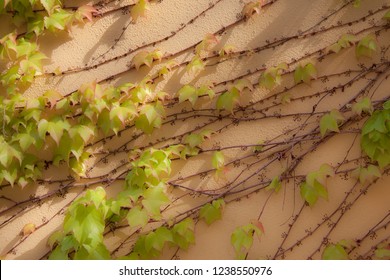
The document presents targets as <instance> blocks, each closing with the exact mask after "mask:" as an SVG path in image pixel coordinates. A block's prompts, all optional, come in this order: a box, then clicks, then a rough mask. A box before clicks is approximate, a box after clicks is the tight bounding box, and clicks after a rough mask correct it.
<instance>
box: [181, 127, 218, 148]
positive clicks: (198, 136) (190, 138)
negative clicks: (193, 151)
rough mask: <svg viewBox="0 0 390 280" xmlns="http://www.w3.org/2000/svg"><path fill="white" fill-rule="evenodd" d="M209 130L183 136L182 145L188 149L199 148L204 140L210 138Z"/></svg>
mask: <svg viewBox="0 0 390 280" xmlns="http://www.w3.org/2000/svg"><path fill="white" fill-rule="evenodd" d="M211 133H212V132H211V131H210V130H203V131H202V132H200V133H191V134H188V135H186V136H185V138H184V143H185V144H188V145H189V146H190V148H195V147H199V146H200V144H202V143H203V142H204V140H205V139H206V138H210V135H211Z"/></svg>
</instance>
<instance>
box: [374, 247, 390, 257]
mask: <svg viewBox="0 0 390 280" xmlns="http://www.w3.org/2000/svg"><path fill="white" fill-rule="evenodd" d="M375 257H377V258H378V259H382V260H388V259H390V245H389V244H386V243H381V244H379V245H378V246H377V249H376V250H375Z"/></svg>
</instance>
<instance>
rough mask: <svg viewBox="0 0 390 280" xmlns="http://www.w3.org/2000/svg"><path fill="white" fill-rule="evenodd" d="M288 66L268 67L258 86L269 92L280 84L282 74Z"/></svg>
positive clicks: (282, 64) (284, 64)
mask: <svg viewBox="0 0 390 280" xmlns="http://www.w3.org/2000/svg"><path fill="white" fill-rule="evenodd" d="M287 69H288V65H287V64H286V63H281V64H279V65H278V66H276V67H270V68H268V69H267V70H265V71H264V72H263V73H262V74H261V76H260V79H259V86H263V87H265V88H267V89H269V90H272V89H273V88H274V87H275V86H278V85H280V84H281V82H282V75H281V74H282V72H283V70H287Z"/></svg>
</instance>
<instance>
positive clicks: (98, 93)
mask: <svg viewBox="0 0 390 280" xmlns="http://www.w3.org/2000/svg"><path fill="white" fill-rule="evenodd" d="M281 1H282V0H272V1H245V3H240V5H241V6H240V7H241V11H240V13H239V14H238V15H237V18H236V20H235V21H234V22H232V23H230V24H227V25H224V26H223V27H222V28H220V29H219V30H217V31H215V30H214V31H213V32H212V33H207V34H204V35H203V37H202V38H199V39H198V41H197V42H195V43H193V44H192V45H190V46H187V47H186V48H183V49H181V50H179V51H177V52H176V53H175V52H174V53H172V52H169V50H164V49H163V48H162V47H160V46H158V45H159V44H160V43H163V42H164V41H168V40H170V39H174V38H175V36H176V35H177V34H179V33H181V32H185V29H186V28H188V27H189V26H191V25H192V24H193V23H194V22H195V21H198V20H200V19H201V18H202V17H204V16H205V15H206V14H209V13H211V12H212V11H213V9H215V8H216V7H218V5H223V1H222V0H218V1H214V2H211V3H209V5H208V7H206V8H205V9H204V10H203V11H202V12H201V13H200V14H199V15H197V16H196V17H194V18H192V19H190V20H189V21H188V22H187V23H183V24H181V25H180V27H179V28H178V29H177V30H175V31H172V33H171V34H170V35H168V36H166V37H163V38H161V39H158V40H156V41H153V42H151V43H147V42H144V43H142V45H141V46H139V45H138V46H136V47H132V48H131V49H128V50H127V51H125V52H124V53H122V54H119V55H116V56H114V57H111V58H107V56H108V55H111V52H112V51H113V50H114V49H115V47H116V46H117V45H118V44H119V43H120V41H121V39H122V38H123V36H124V34H125V32H127V30H128V28H129V26H130V25H137V24H140V22H141V21H143V20H145V21H147V20H148V17H149V12H152V11H153V9H155V8H156V9H157V6H158V5H162V3H161V2H162V1H148V0H139V1H135V3H133V4H124V5H123V4H120V3H117V2H116V1H102V2H99V3H95V4H88V5H83V6H80V7H67V6H64V5H63V4H62V3H61V1H57V0H56V1H47V0H40V1H37V0H33V1H32V0H22V1H14V0H11V1H0V14H1V15H5V16H7V17H8V19H9V21H10V23H11V25H12V29H14V31H12V32H10V33H8V34H6V35H5V36H3V37H2V39H1V40H0V60H1V63H2V65H3V66H4V67H3V69H4V70H2V72H1V75H0V81H1V89H0V92H1V96H0V98H1V101H2V102H1V105H0V122H1V125H2V127H1V131H2V133H1V135H0V150H1V154H0V184H1V186H0V187H1V189H0V192H1V194H0V199H1V200H2V201H3V202H4V203H3V202H2V207H1V208H0V213H1V215H2V216H3V217H4V219H2V221H1V224H0V229H2V228H5V227H8V226H11V225H12V222H13V221H15V220H16V219H18V218H19V217H20V216H22V215H24V214H25V213H26V212H28V211H32V210H33V209H34V208H35V207H40V206H41V205H43V204H44V203H46V202H48V201H49V200H54V199H56V198H59V200H63V201H66V203H65V205H63V206H62V207H61V208H60V210H59V211H57V212H56V213H54V215H53V214H52V215H51V217H49V218H47V217H44V218H43V219H42V222H41V223H40V224H37V223H32V222H29V223H26V224H25V225H24V227H23V229H22V231H21V237H20V240H18V241H17V242H16V243H14V244H11V246H9V248H8V247H7V250H6V252H5V253H4V254H6V255H7V254H8V255H10V254H16V250H17V248H18V247H19V246H22V245H23V243H24V242H28V240H29V238H30V236H31V235H32V234H37V233H38V232H39V231H40V229H41V228H44V227H45V226H46V225H48V224H49V223H50V222H51V221H52V220H53V219H57V218H59V217H60V218H61V219H62V220H63V222H62V224H61V226H60V228H59V229H58V230H56V231H54V232H53V233H51V234H50V237H48V241H47V244H48V246H47V251H46V253H45V254H44V255H42V256H41V257H42V258H48V259H112V258H114V259H115V258H120V259H151V258H159V257H161V256H162V255H164V254H166V251H170V252H172V254H171V255H172V256H171V258H178V257H179V252H180V251H186V250H190V249H191V246H193V245H194V244H195V243H196V240H197V237H196V234H195V233H196V229H197V227H198V224H200V223H205V224H206V225H207V226H212V224H214V223H218V221H220V220H222V221H223V220H224V212H225V211H227V208H228V207H229V205H231V204H234V203H235V202H237V201H240V200H241V199H246V198H247V197H253V196H257V195H258V194H261V195H262V196H265V197H266V199H265V200H264V201H263V200H262V207H261V208H260V210H259V211H258V213H255V214H254V215H253V217H248V220H247V221H242V224H241V225H239V226H237V227H236V228H234V229H233V230H232V231H231V233H230V243H231V249H232V252H233V253H234V254H235V257H236V258H238V259H247V258H251V257H253V256H252V255H251V254H252V251H251V248H252V246H253V245H254V243H255V242H257V243H259V244H261V242H262V238H266V236H267V235H268V234H272V232H270V231H268V230H267V228H268V226H269V224H266V223H265V222H264V221H263V220H264V215H263V213H264V211H266V209H267V207H269V205H270V204H271V201H272V198H274V197H280V196H282V193H284V195H286V193H287V192H288V191H289V189H292V190H293V193H294V194H293V197H294V201H295V192H297V193H298V194H299V195H298V199H299V201H297V202H296V204H297V205H300V206H298V208H299V209H298V210H297V211H294V214H293V215H292V217H290V219H289V222H288V228H287V230H286V231H285V232H283V233H282V235H281V240H280V241H279V244H277V245H275V248H274V249H275V250H276V252H275V253H274V254H273V255H262V254H260V255H261V257H263V258H270V259H276V258H286V254H288V253H289V252H292V251H293V250H294V249H296V250H298V249H297V248H298V247H299V246H301V245H302V242H304V241H305V240H307V239H309V238H310V237H311V236H312V235H313V234H315V233H316V231H317V230H318V229H320V228H321V229H322V228H324V227H326V226H327V228H328V231H326V233H325V237H323V239H322V240H321V242H320V243H319V244H318V248H316V249H315V251H314V252H312V253H311V254H310V255H309V256H308V258H321V257H322V258H323V259H349V258H378V259H384V258H389V251H390V249H389V238H390V237H389V236H386V234H387V235H388V230H387V227H388V224H389V223H390V219H389V218H390V214H389V212H388V213H386V215H385V216H384V218H382V219H381V220H380V221H379V222H378V223H377V224H375V225H374V226H372V227H371V228H370V229H369V231H368V233H367V234H366V235H364V236H362V237H358V238H355V239H354V240H349V239H343V240H330V237H329V236H330V235H331V233H332V231H333V230H334V229H335V228H336V227H337V226H338V225H339V221H340V220H341V219H342V218H343V217H344V216H345V214H346V213H348V211H349V210H350V209H351V208H352V207H353V206H354V205H355V203H356V201H359V200H361V199H362V197H363V196H365V195H366V194H367V192H368V191H369V190H370V189H372V186H374V185H375V184H376V183H377V181H379V180H382V179H383V178H387V179H388V177H387V176H388V172H389V165H390V145H389V143H390V103H389V100H388V99H389V94H388V93H387V92H386V93H384V94H382V95H380V96H379V95H378V94H377V95H378V96H377V95H376V93H377V92H378V91H379V90H380V89H381V88H382V87H384V86H383V85H384V84H385V82H386V81H387V78H388V77H389V76H390V74H389V69H390V61H389V59H388V51H389V47H388V43H389V42H388V40H386V36H387V38H388V30H389V27H390V26H389V13H390V11H389V9H390V7H389V6H388V5H385V4H383V5H382V6H379V7H378V6H377V7H373V8H372V9H370V10H369V11H368V12H366V13H365V14H363V16H360V17H358V18H355V19H352V20H350V21H348V22H342V21H339V22H337V24H335V25H328V24H326V23H327V21H328V20H329V19H330V18H332V17H333V16H335V15H337V14H338V13H341V12H342V11H344V10H347V9H362V10H363V8H364V5H365V4H364V2H365V1H340V4H339V7H338V8H337V9H335V10H332V11H329V14H327V15H325V16H324V17H323V18H322V19H320V20H319V21H318V22H316V23H315V24H314V25H312V26H311V27H310V28H308V29H306V30H298V31H297V32H296V33H294V34H292V35H291V34H290V35H285V36H282V35H281V36H280V38H274V39H272V40H268V39H267V40H265V42H264V43H263V44H262V45H259V46H255V47H248V48H246V49H239V48H238V47H235V46H234V45H231V44H224V43H223V40H224V38H225V37H226V32H228V31H230V30H233V29H234V28H239V27H241V26H245V24H257V23H258V22H256V21H257V20H259V18H261V16H262V14H266V13H267V12H268V10H271V9H272V8H273V6H274V5H275V6H276V5H278V4H279V2H281ZM367 5H368V6H369V4H367ZM363 12H364V10H363V11H362V13H363ZM113 13H119V14H121V16H123V17H129V23H128V25H125V26H124V27H123V29H122V32H121V33H120V35H119V37H118V38H117V39H115V41H114V42H113V44H112V46H109V49H108V50H107V51H105V52H103V53H102V54H100V55H98V56H95V57H92V59H91V60H90V61H89V62H88V63H86V64H85V65H84V66H82V67H81V66H77V67H74V68H69V69H67V70H64V69H61V68H60V67H58V68H56V69H55V70H46V68H45V67H44V65H45V62H47V61H48V60H49V58H48V56H46V55H45V54H44V53H43V52H42V51H41V50H40V39H41V38H42V37H44V36H46V35H47V34H49V33H55V34H58V33H61V32H71V30H72V28H76V26H77V25H84V24H88V23H87V22H95V21H99V20H102V19H101V18H104V17H106V16H110V15H112V14H113ZM355 25H356V26H358V27H357V28H355V29H354V30H348V31H347V32H346V33H341V34H340V36H339V37H338V38H337V40H335V41H333V42H330V43H328V44H327V45H326V46H325V47H321V48H315V50H313V51H312V52H306V53H304V54H300V56H298V57H296V58H293V59H291V61H282V62H278V63H275V64H274V65H265V64H264V65H259V64H260V63H259V64H258V65H256V68H255V69H250V70H248V71H247V72H246V73H239V72H237V73H233V74H234V75H233V76H232V77H230V76H229V77H228V76H226V77H221V80H219V81H203V80H202V79H201V77H202V75H203V74H204V73H207V71H208V70H209V69H214V68H217V67H219V66H222V65H225V64H229V63H231V62H232V61H240V60H243V59H245V58H246V57H250V58H256V56H257V55H261V54H262V53H263V52H269V51H270V50H272V51H273V50H275V49H276V50H277V49H278V48H279V47H281V46H284V45H287V44H290V43H291V42H292V43H293V44H294V42H295V41H296V40H305V39H309V40H310V39H313V40H314V39H315V38H316V36H321V35H322V34H327V33H328V32H333V31H338V30H340V32H344V31H345V28H348V27H350V26H352V27H354V26H355ZM77 28H80V27H77ZM81 28H82V27H81ZM278 36H279V35H278ZM351 51H352V53H353V55H354V56H355V59H356V65H354V66H353V67H351V68H350V69H344V68H342V67H341V68H340V71H339V72H337V73H331V74H329V73H328V72H326V71H325V70H324V69H323V61H333V60H336V59H338V56H341V55H346V54H348V53H350V52H351ZM186 52H189V55H188V56H187V57H185V58H184V59H183V58H182V57H181V54H183V53H186ZM122 59H126V60H127V64H126V67H125V69H124V70H119V71H118V72H115V73H111V72H110V74H109V75H107V76H105V77H104V78H102V79H97V78H96V79H95V80H92V81H88V82H85V83H84V84H83V85H81V86H80V87H78V89H77V90H69V91H68V92H61V91H60V90H58V89H56V88H55V87H54V86H53V88H51V89H49V90H47V91H45V92H40V94H39V96H38V97H32V96H31V95H28V94H25V92H28V91H29V90H31V89H32V88H33V87H34V83H35V82H36V81H37V80H38V79H40V78H45V79H56V78H63V77H66V76H68V75H77V74H80V73H83V72H89V71H94V70H95V69H97V70H99V68H101V67H104V66H105V65H109V64H110V63H112V62H115V61H119V60H122ZM143 71H148V72H147V74H143V73H144V72H143ZM179 71H182V72H183V73H184V75H186V77H187V79H188V80H189V82H186V83H185V84H182V85H180V86H179V87H178V89H177V90H176V91H175V92H170V91H168V90H164V86H163V85H164V83H166V82H167V81H169V79H171V77H172V75H175V74H176V73H177V72H179ZM127 73H137V74H138V77H140V76H142V77H141V78H139V79H137V80H136V81H133V79H129V80H128V81H125V82H118V79H119V78H121V77H122V76H124V75H126V74H127ZM318 84H320V85H321V86H320V87H318V86H315V85H318ZM334 84H337V85H336V86H332V87H330V85H334ZM356 89H358V90H356ZM298 91H299V92H298ZM259 92H265V93H266V95H264V96H261V97H260V98H258V93H259ZM252 96H253V97H254V98H253V99H252V98H251V97H252ZM335 96H342V97H343V98H342V99H341V100H342V101H340V102H339V104H338V106H337V104H336V103H335V102H331V104H334V106H335V107H334V108H329V107H328V106H325V103H327V104H328V101H329V102H330V101H331V100H332V98H334V97H335ZM248 100H250V101H249V102H248ZM314 100H315V101H314ZM313 101H314V102H313ZM299 103H307V104H309V106H310V110H304V111H296V110H294V107H295V106H296V104H299ZM177 108H179V109H177ZM189 120H194V122H188V125H187V121H189ZM269 120H272V121H280V120H282V121H285V122H286V123H287V122H291V124H289V125H286V127H285V128H284V129H283V131H282V132H280V133H279V134H276V135H274V136H273V137H267V138H262V137H261V134H260V133H259V137H258V139H257V141H255V142H253V143H249V144H248V143H246V144H242V142H241V141H237V143H235V144H234V145H230V146H228V145H221V144H220V143H219V142H218V141H217V140H215V139H220V137H221V135H222V134H223V133H224V132H228V131H229V130H232V129H234V128H236V127H240V126H245V125H246V124H248V123H249V124H251V125H253V126H254V127H257V125H255V124H257V123H263V122H264V123H266V122H267V121H269ZM181 124H183V125H181ZM172 127H173V128H175V129H174V131H172V132H169V131H170V129H171V128H172ZM165 131H168V133H167V134H165V133H163V135H165V136H161V135H160V134H161V133H162V132H165ZM166 135H169V136H166ZM340 135H351V136H353V142H352V143H351V145H350V147H349V148H348V150H347V151H346V153H345V158H344V159H342V160H341V161H340V162H338V163H337V164H335V163H330V162H323V163H322V164H321V165H320V166H318V168H312V169H310V170H309V171H308V172H307V173H306V174H302V172H301V171H299V170H300V165H301V163H302V162H303V161H305V160H306V158H309V157H310V156H311V155H312V154H314V153H315V152H316V151H317V150H318V149H320V148H321V147H322V146H323V145H325V144H327V142H329V141H332V139H334V138H336V137H338V136H340ZM147 141H150V142H147ZM355 141H359V142H360V153H359V156H355V157H352V156H351V155H350V154H351V153H352V152H351V150H352V149H353V147H354V146H355ZM118 143H119V144H118ZM210 143H214V144H213V145H210ZM42 151H44V152H42ZM237 151H238V153H236V154H235V152H237ZM199 159H200V160H203V161H205V163H204V165H203V166H201V168H200V169H199V170H200V171H195V170H196V169H194V170H193V172H192V173H190V174H186V175H182V174H181V173H180V172H177V168H178V167H177V166H178V165H176V163H177V164H186V163H188V164H191V163H194V164H196V161H197V160H199ZM109 163H114V164H113V165H112V164H109ZM99 168H102V169H103V170H104V171H103V172H102V173H100V174H96V172H95V170H97V169H99ZM51 170H57V173H58V170H67V171H66V172H64V173H65V174H66V175H65V176H63V175H62V174H58V176H56V178H55V179H54V178H53V177H50V176H48V175H47V174H49V173H50V171H51ZM336 177H339V178H344V179H348V180H349V181H353V186H352V187H351V189H350V190H348V191H346V194H345V196H344V197H343V199H342V201H341V202H338V203H339V204H338V206H337V207H336V208H335V209H334V210H333V212H332V211H331V212H330V213H328V214H326V215H325V216H324V218H323V219H322V221H321V222H320V223H318V224H317V225H315V226H314V227H311V228H309V229H307V230H306V231H305V233H304V234H303V235H302V236H300V237H299V238H297V241H295V242H290V241H289V237H290V236H291V232H292V230H293V229H295V227H296V223H297V221H299V219H303V218H302V215H303V214H302V213H304V212H310V211H314V210H315V209H316V207H319V206H318V204H320V203H324V202H327V201H332V197H331V194H330V193H331V192H330V191H329V189H330V188H331V187H330V184H329V181H332V182H333V180H336ZM191 182H196V184H198V185H199V186H197V187H194V185H193V184H192V183H191ZM37 185H43V186H45V188H46V191H45V192H44V194H40V193H38V192H37V193H33V194H31V196H30V197H28V198H25V199H20V198H15V195H13V193H16V191H19V190H22V191H27V190H28V189H29V188H33V187H34V186H37ZM212 185H217V187H215V186H214V187H210V186H212ZM114 186H116V188H115V190H116V191H115V192H112V189H113V188H114ZM295 189H296V190H295ZM3 193H4V194H3ZM69 196H70V197H71V198H69ZM65 197H66V198H67V199H66V200H64V199H63V198H65ZM186 199H187V200H188V199H190V200H191V201H192V203H190V205H191V206H190V207H183V206H182V204H183V201H185V200H186ZM3 205H4V206H3ZM294 207H295V206H294ZM389 210H390V209H387V211H389ZM378 234H382V236H384V237H383V238H382V239H381V240H380V242H379V243H377V244H375V246H373V247H372V248H371V249H370V250H369V251H367V252H362V251H360V250H359V253H356V254H355V255H354V253H355V252H357V251H358V249H359V248H363V246H362V244H364V242H366V241H367V240H368V239H369V238H371V239H374V237H373V236H376V235H378ZM117 235H118V236H122V238H121V239H120V240H117V241H116V243H115V244H114V245H112V244H111V245H107V243H108V242H107V240H110V239H111V238H115V237H116V236H117ZM129 244H130V246H129ZM317 253H320V254H319V255H316V254H317ZM260 255H259V254H256V258H258V257H260Z"/></svg>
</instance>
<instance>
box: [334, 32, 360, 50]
mask: <svg viewBox="0 0 390 280" xmlns="http://www.w3.org/2000/svg"><path fill="white" fill-rule="evenodd" d="M355 42H356V37H355V35H352V34H344V35H342V36H341V38H340V39H339V40H338V41H337V43H335V44H333V45H331V46H330V47H329V48H327V52H334V53H339V52H340V50H341V49H346V48H349V47H351V46H353V45H354V44H355Z"/></svg>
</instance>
